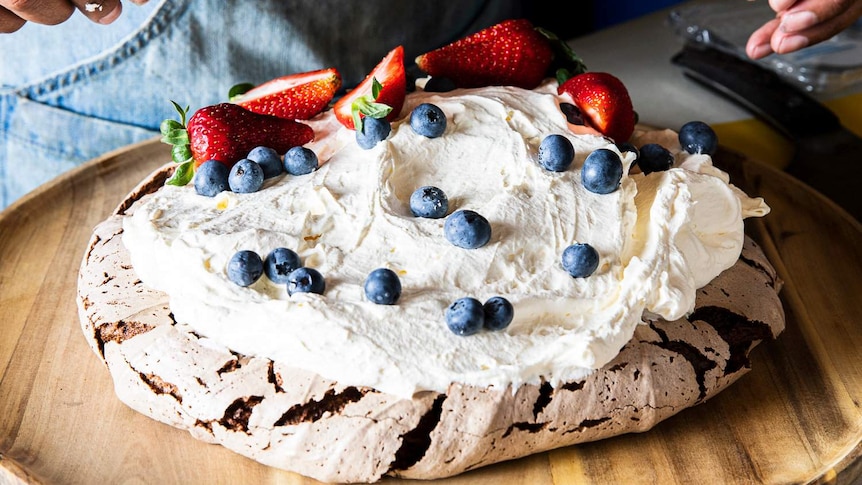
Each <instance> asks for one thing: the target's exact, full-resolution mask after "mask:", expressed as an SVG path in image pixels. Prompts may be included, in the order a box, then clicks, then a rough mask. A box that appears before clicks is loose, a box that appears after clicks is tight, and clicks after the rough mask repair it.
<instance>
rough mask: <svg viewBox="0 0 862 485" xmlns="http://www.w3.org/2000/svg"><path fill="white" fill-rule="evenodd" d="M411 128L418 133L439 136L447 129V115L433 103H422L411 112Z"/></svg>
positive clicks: (431, 136) (430, 136)
mask: <svg viewBox="0 0 862 485" xmlns="http://www.w3.org/2000/svg"><path fill="white" fill-rule="evenodd" d="M410 128H413V131H414V132H415V133H416V134H417V135H422V136H425V137H428V138H437V137H438V136H440V135H442V134H443V132H444V131H446V115H445V114H444V113H443V110H442V109H440V108H439V107H437V106H436V105H433V104H431V103H422V104H420V105H419V106H417V107H415V108H413V112H412V113H410Z"/></svg>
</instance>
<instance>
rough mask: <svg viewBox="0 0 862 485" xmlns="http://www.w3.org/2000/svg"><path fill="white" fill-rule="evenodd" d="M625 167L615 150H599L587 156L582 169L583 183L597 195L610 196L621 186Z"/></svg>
mask: <svg viewBox="0 0 862 485" xmlns="http://www.w3.org/2000/svg"><path fill="white" fill-rule="evenodd" d="M622 177H623V165H622V161H621V160H620V156H619V155H617V153H616V152H615V151H613V150H608V149H607V148H599V149H598V150H595V151H594V152H592V153H590V154H589V155H587V159H586V160H584V166H583V167H582V168H581V183H583V184H584V188H586V189H587V190H589V191H590V192H593V193H596V194H610V193H611V192H613V191H615V190H617V187H619V186H620V180H622Z"/></svg>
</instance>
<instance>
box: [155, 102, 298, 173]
mask: <svg viewBox="0 0 862 485" xmlns="http://www.w3.org/2000/svg"><path fill="white" fill-rule="evenodd" d="M173 104H174V106H175V107H176V109H177V111H179V113H180V121H176V120H165V121H164V122H162V126H161V131H162V141H163V142H165V143H168V144H171V145H173V146H174V148H173V150H172V158H173V160H174V161H175V162H177V163H178V164H179V166H178V167H177V169H176V170H175V172H174V175H173V176H172V177H171V179H170V180H168V183H169V184H172V185H185V184H187V183H188V182H189V181H190V180H191V179H192V177H193V175H194V169H195V168H197V167H198V166H200V165H201V164H202V163H204V162H206V161H207V160H217V161H219V162H220V163H222V164H224V165H225V166H226V167H227V168H231V167H233V165H234V164H235V163H236V162H237V161H239V160H241V159H242V158H244V157H245V156H246V155H247V154H248V153H249V151H251V150H252V149H253V148H256V147H258V146H266V147H270V148H272V149H273V150H275V151H276V152H277V153H279V154H284V153H285V152H286V151H287V150H289V149H290V148H292V147H295V146H299V145H304V144H306V143H308V142H310V141H311V140H313V139H314V130H312V129H311V127H310V126H308V125H305V124H302V123H299V122H297V121H294V120H288V119H284V118H278V117H276V116H270V115H262V114H257V113H253V112H251V111H248V110H247V109H245V108H243V107H241V106H239V105H237V104H233V103H221V104H215V105H212V106H207V107H204V108H201V109H199V110H198V111H196V112H195V113H194V114H193V115H192V117H191V118H189V120H188V123H186V122H185V119H186V114H187V113H188V108H185V109H183V108H181V107H180V106H179V105H178V104H176V103H173Z"/></svg>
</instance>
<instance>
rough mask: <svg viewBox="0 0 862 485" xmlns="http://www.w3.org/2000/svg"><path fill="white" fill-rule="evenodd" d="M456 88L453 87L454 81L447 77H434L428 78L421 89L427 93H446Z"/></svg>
mask: <svg viewBox="0 0 862 485" xmlns="http://www.w3.org/2000/svg"><path fill="white" fill-rule="evenodd" d="M457 87H458V86H455V81H453V80H451V79H449V78H448V77H441V76H435V77H431V78H428V80H427V81H425V86H424V87H423V88H422V89H424V90H425V91H426V92H429V93H448V92H449V91H452V90H453V89H456V88H457Z"/></svg>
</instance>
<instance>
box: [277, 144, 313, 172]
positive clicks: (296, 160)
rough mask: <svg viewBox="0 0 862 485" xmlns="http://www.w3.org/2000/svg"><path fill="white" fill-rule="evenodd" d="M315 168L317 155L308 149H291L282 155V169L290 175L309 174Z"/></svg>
mask: <svg viewBox="0 0 862 485" xmlns="http://www.w3.org/2000/svg"><path fill="white" fill-rule="evenodd" d="M317 167H318V161H317V154H316V153H314V151H313V150H311V149H310V148H305V147H293V148H291V149H290V150H288V151H287V153H285V154H284V169H285V170H286V171H287V173H289V174H291V175H305V174H309V173H311V172H314V171H315V170H317Z"/></svg>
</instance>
